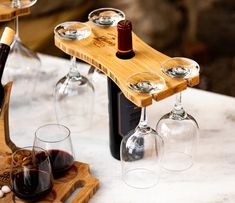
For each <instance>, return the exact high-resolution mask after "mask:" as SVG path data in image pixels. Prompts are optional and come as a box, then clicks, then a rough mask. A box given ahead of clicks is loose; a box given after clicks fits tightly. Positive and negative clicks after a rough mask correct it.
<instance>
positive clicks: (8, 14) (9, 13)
mask: <svg viewBox="0 0 235 203" xmlns="http://www.w3.org/2000/svg"><path fill="white" fill-rule="evenodd" d="M0 3H1V0H0ZM28 14H30V8H22V9H15V8H6V7H4V6H1V5H0V22H6V21H10V20H13V19H14V18H15V17H16V16H23V15H28Z"/></svg>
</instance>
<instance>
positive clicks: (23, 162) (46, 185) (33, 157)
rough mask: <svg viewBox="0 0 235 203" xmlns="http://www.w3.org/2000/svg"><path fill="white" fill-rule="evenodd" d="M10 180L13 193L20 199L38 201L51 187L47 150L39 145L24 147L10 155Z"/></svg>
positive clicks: (51, 180)
mask: <svg viewBox="0 0 235 203" xmlns="http://www.w3.org/2000/svg"><path fill="white" fill-rule="evenodd" d="M11 181H12V190H13V192H14V195H15V196H17V197H18V198H20V199H24V200H30V201H38V200H39V199H41V198H43V197H45V196H46V195H47V194H48V193H49V192H50V191H51V189H52V187H53V175H52V170H51V164H50V159H49V155H48V153H47V151H45V150H44V149H42V148H39V147H24V148H20V149H18V150H17V151H15V152H14V153H13V155H12V164H11Z"/></svg>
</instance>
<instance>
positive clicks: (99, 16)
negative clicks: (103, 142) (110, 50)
mask: <svg viewBox="0 0 235 203" xmlns="http://www.w3.org/2000/svg"><path fill="white" fill-rule="evenodd" d="M88 19H89V21H91V22H92V23H94V24H95V25H96V26H101V27H111V26H116V25H117V23H118V22H119V21H120V20H124V19H125V14H124V13H123V12H122V11H120V10H118V9H115V8H100V9H96V10H93V11H91V12H90V13H89V15H88ZM88 76H89V78H90V79H91V81H92V84H93V85H94V87H95V98H96V102H95V106H94V108H95V113H96V114H97V115H98V116H99V119H100V117H101V116H107V113H108V112H107V109H108V93H107V77H106V76H105V75H104V74H103V73H102V72H101V71H100V70H99V69H97V68H95V67H93V66H91V67H90V69H89V71H88ZM102 106H103V107H105V108H101V107H102Z"/></svg>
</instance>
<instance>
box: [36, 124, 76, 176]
mask: <svg viewBox="0 0 235 203" xmlns="http://www.w3.org/2000/svg"><path fill="white" fill-rule="evenodd" d="M34 146H36V147H41V148H43V149H45V150H47V152H48V154H49V157H50V161H51V166H52V172H53V176H54V178H59V177H61V176H63V175H65V174H66V172H67V171H68V170H69V169H70V168H71V167H72V166H73V163H74V153H73V147H72V142H71V137H70V130H69V129H68V128H67V127H66V126H64V125H60V124H47V125H44V126H41V127H39V128H38V129H37V131H36V133H35V139H34Z"/></svg>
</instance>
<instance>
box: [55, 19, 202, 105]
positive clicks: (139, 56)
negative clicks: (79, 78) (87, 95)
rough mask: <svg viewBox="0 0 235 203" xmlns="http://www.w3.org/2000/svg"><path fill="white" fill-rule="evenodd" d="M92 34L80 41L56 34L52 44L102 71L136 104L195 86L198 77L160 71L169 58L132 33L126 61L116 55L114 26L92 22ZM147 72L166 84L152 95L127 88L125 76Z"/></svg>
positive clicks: (148, 102) (145, 103)
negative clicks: (131, 52) (176, 76)
mask: <svg viewBox="0 0 235 203" xmlns="http://www.w3.org/2000/svg"><path fill="white" fill-rule="evenodd" d="M86 23H87V24H88V25H90V26H91V29H92V34H91V35H90V36H89V37H87V38H86V39H83V40H77V41H74V40H62V39H59V38H58V37H56V36H55V45H56V46H57V47H58V48H59V49H61V50H62V51H64V52H65V53H67V54H69V55H71V56H75V57H77V58H79V59H81V60H82V61H85V62H86V63H89V64H91V65H92V66H94V67H96V68H98V69H99V70H101V71H102V72H103V73H104V74H105V75H106V76H108V77H109V78H111V79H112V80H113V81H114V82H115V83H116V84H117V85H118V86H119V88H120V89H121V90H122V92H123V93H124V95H125V96H126V97H127V98H128V99H129V100H131V101H132V102H133V103H135V104H136V105H137V106H140V107H144V106H148V105H151V104H152V100H153V99H154V100H156V101H159V100H162V99H164V98H166V97H169V96H171V95H173V94H175V93H177V92H180V91H182V90H184V89H186V88H187V86H195V85H197V84H198V83H199V76H196V77H193V78H189V79H174V78H170V77H168V76H166V75H164V73H162V71H161V68H160V63H161V62H163V61H165V60H167V59H169V58H170V57H168V56H166V55H164V54H162V53H161V52H159V51H157V50H155V49H153V48H152V47H150V46H149V45H147V44H146V43H145V42H143V41H142V40H141V39H140V38H139V37H138V36H136V35H135V33H133V35H132V36H133V48H134V51H135V56H134V57H133V58H131V59H128V60H122V59H119V58H117V57H116V51H117V28H116V26H113V27H99V26H96V25H94V24H93V23H91V22H89V21H88V22H86ZM142 71H143V72H144V71H150V72H154V73H157V74H158V75H160V76H161V77H163V78H164V79H165V82H166V87H165V88H164V89H163V90H162V91H160V92H159V93H156V94H153V95H147V94H138V93H136V92H134V91H132V90H130V89H129V88H128V87H127V84H126V80H127V78H128V77H129V76H130V75H132V74H134V73H136V72H142Z"/></svg>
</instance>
